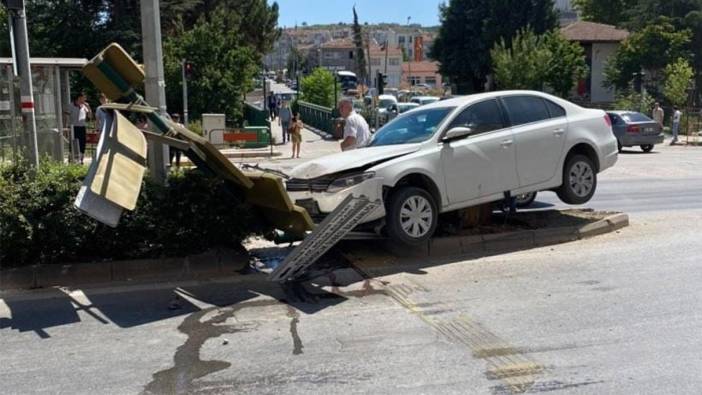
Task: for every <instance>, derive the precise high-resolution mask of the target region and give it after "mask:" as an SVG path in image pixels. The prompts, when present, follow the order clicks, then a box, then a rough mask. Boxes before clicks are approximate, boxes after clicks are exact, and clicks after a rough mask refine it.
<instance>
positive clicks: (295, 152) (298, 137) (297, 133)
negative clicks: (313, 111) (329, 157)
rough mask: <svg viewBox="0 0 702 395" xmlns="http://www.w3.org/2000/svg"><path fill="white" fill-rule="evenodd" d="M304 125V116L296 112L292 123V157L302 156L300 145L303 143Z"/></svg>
mask: <svg viewBox="0 0 702 395" xmlns="http://www.w3.org/2000/svg"><path fill="white" fill-rule="evenodd" d="M303 127H304V125H303V123H302V118H300V113H296V114H295V116H294V117H293V118H292V121H291V123H290V141H291V142H292V156H291V158H295V157H297V158H299V157H300V145H301V144H302V128H303Z"/></svg>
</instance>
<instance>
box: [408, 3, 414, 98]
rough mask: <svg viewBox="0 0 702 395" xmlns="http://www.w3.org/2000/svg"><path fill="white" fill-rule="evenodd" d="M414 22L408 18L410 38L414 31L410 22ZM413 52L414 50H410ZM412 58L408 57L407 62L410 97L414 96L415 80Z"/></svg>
mask: <svg viewBox="0 0 702 395" xmlns="http://www.w3.org/2000/svg"><path fill="white" fill-rule="evenodd" d="M411 20H412V17H411V16H408V17H407V29H409V32H410V33H409V36H410V37H412V30H411V28H410V21H411ZM410 51H412V49H410ZM412 52H413V53H412V56H414V51H412ZM412 56H408V57H407V58H408V59H407V60H408V62H407V82H408V83H409V90H410V95H411V94H412V82H413V81H414V79H413V78H412Z"/></svg>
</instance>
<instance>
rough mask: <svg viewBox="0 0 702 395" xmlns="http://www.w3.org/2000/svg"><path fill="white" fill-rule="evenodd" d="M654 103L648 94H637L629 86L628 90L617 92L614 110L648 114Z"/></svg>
mask: <svg viewBox="0 0 702 395" xmlns="http://www.w3.org/2000/svg"><path fill="white" fill-rule="evenodd" d="M654 102H655V99H654V98H653V96H651V95H649V94H648V92H646V91H644V92H643V93H642V92H637V91H635V90H634V88H633V87H632V86H629V88H628V89H625V90H622V91H620V92H617V98H616V100H615V102H614V108H616V109H618V110H626V111H636V112H641V113H644V114H648V113H649V112H650V110H651V108H653V103H654Z"/></svg>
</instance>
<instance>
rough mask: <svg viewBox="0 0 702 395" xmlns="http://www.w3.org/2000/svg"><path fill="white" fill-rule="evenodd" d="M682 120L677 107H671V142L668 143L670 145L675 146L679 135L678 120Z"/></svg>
mask: <svg viewBox="0 0 702 395" xmlns="http://www.w3.org/2000/svg"><path fill="white" fill-rule="evenodd" d="M681 119H682V112H681V111H680V110H679V109H678V107H677V106H676V107H673V140H671V141H670V145H673V144H677V142H678V134H679V133H680V120H681Z"/></svg>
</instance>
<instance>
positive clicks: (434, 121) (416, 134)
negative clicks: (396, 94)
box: [369, 107, 455, 147]
mask: <svg viewBox="0 0 702 395" xmlns="http://www.w3.org/2000/svg"><path fill="white" fill-rule="evenodd" d="M454 109H455V107H443V108H432V109H430V110H423V111H414V112H409V113H406V114H404V115H400V116H399V117H397V118H395V119H394V120H392V121H391V122H390V123H388V124H387V125H385V126H383V127H382V128H380V130H378V131H377V132H375V134H374V135H373V140H371V142H370V144H369V146H371V147H377V146H383V145H396V144H411V143H421V142H423V141H426V140H429V139H430V138H431V136H433V135H434V133H436V130H437V129H438V128H439V125H440V124H441V122H442V121H443V120H444V119H445V118H446V117H447V116H448V114H450V113H451V111H453V110H454Z"/></svg>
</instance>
